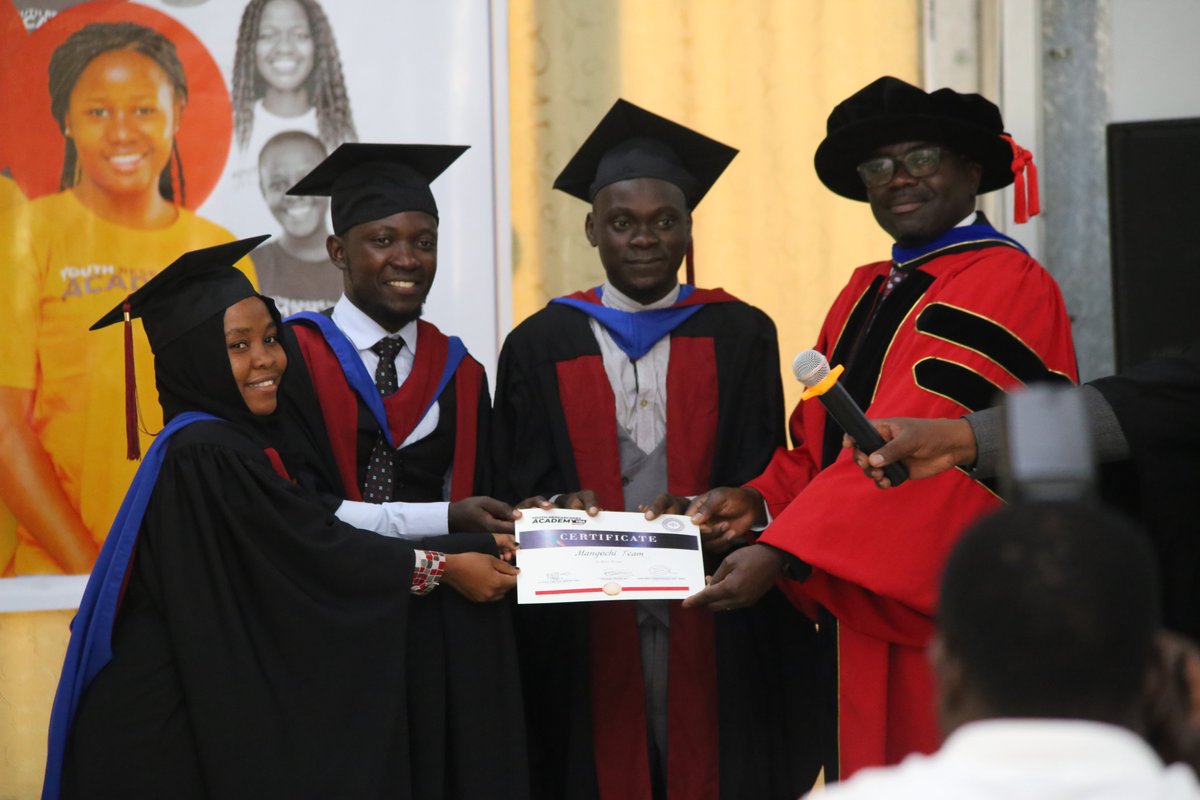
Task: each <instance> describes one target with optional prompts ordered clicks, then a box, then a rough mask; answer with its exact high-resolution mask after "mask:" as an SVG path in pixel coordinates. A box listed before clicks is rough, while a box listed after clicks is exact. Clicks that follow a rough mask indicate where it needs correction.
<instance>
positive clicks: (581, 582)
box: [516, 509, 704, 604]
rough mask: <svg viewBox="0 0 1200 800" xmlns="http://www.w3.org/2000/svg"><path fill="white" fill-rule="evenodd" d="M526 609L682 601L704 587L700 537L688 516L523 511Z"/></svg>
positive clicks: (520, 588) (520, 592) (521, 583)
mask: <svg viewBox="0 0 1200 800" xmlns="http://www.w3.org/2000/svg"><path fill="white" fill-rule="evenodd" d="M516 529H517V541H518V542H520V543H521V549H520V550H519V551H518V554H517V565H518V566H519V567H520V568H521V573H520V575H518V576H517V602H518V603H522V604H524V603H578V602H593V601H598V600H682V599H683V598H685V597H687V596H688V595H691V594H695V593H696V592H698V591H700V590H701V589H703V588H704V560H703V557H702V556H701V552H700V530H699V529H698V528H697V527H696V526H695V524H694V523H693V522H692V521H691V519H689V518H688V517H682V516H677V515H667V516H662V517H659V518H657V519H655V520H653V521H650V522H648V521H647V520H646V518H645V516H643V515H642V514H640V513H637V514H635V513H627V512H624V511H601V512H600V513H599V514H597V515H596V516H594V517H589V516H588V515H587V512H584V511H566V510H563V509H554V510H553V511H542V510H540V509H523V510H522V511H521V519H519V520H517V523H516Z"/></svg>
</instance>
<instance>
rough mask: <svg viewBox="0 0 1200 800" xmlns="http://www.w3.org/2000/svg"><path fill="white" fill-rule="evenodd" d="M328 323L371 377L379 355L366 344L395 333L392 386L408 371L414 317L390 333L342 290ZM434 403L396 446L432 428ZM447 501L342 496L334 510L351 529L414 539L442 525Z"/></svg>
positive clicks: (414, 341)
mask: <svg viewBox="0 0 1200 800" xmlns="http://www.w3.org/2000/svg"><path fill="white" fill-rule="evenodd" d="M333 322H334V324H335V325H337V326H338V328H340V329H341V331H342V333H344V334H346V338H348V339H349V340H350V341H351V343H353V344H354V348H355V349H356V350H357V351H358V357H359V358H361V359H362V362H363V366H365V367H366V368H367V374H368V375H370V376H371V377H372V378H374V377H375V368H376V367H378V366H379V356H377V355H375V352H374V351H373V350H371V346H372V345H374V344H375V343H376V342H378V341H379V340H380V339H382V338H383V337H385V336H397V337H399V338H401V339H403V340H404V347H401V348H400V352H399V353H397V354H396V385H397V386H403V385H404V381H405V380H406V379H407V378H408V376H409V374H410V373H412V368H413V361H414V359H415V358H416V353H417V346H418V342H417V323H416V320H413V321H412V322H410V323H408V324H407V325H405V326H404V327H403V328H401V329H400V330H399V331H397V332H396V333H390V332H388V331H386V330H384V328H383V327H382V326H381V325H380V324H379V323H378V322H376V321H375V320H373V319H371V318H370V317H368V316H367V315H366V314H365V313H363V311H362V310H361V309H359V307H358V306H356V305H354V304H353V303H351V302H350V300H349V299H348V298H347V297H346V295H342V297H341V299H340V300H338V301H337V304H336V305H334V307H333ZM439 418H440V415H439V413H438V404H437V403H434V404H433V405H432V406H430V408H429V411H428V412H426V414H425V416H424V417H422V418H421V421H420V422H418V423H417V426H416V427H415V428H413V431H412V433H410V434H409V435H408V436H407V437H405V439H404V441H403V442H402V443H401V444H400V447H407V446H408V445H410V444H412V443H413V442H419V441H420V440H421V439H424V438H425V437H426V436H428V435H429V434H431V433H433V431H434V429H436V428H437V424H438V419H439ZM449 508H450V504H449V503H445V502H440V503H402V502H391V503H362V502H358V501H355V500H343V501H342V504H341V505H340V506H338V509H337V511H336V512H335V515H336V516H337V518H338V519H340V520H342V521H343V522H346V523H349V524H351V525H353V526H354V527H356V528H362V529H363V530H368V531H374V532H375V533H380V534H383V535H384V536H395V537H400V538H407V539H419V538H422V537H425V536H437V535H440V534H443V533H446V532H447V530H448V527H449V525H448V522H447V515H448V513H449Z"/></svg>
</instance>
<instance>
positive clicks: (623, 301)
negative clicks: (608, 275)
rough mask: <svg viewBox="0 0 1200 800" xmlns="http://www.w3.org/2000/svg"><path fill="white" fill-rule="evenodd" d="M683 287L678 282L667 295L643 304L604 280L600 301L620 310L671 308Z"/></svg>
mask: <svg viewBox="0 0 1200 800" xmlns="http://www.w3.org/2000/svg"><path fill="white" fill-rule="evenodd" d="M681 288H682V287H681V286H680V285H679V284H678V283H677V284H675V287H674V288H673V289H671V291H669V292H667V293H666V295H664V296H663V297H660V298H659V299H657V300H655V301H654V302H653V303H647V304H645V305H642V304H641V303H639V302H638V301H636V300H634V299H632V298H631V297H629V296H628V295H626V294H623V293H622V292H621V291H620V290H619V289H617V288H616V287H615V286H613V285H612V284H611V283H609V282H608V281H605V282H604V287H603V288H602V289H601V291H600V302H601V303H602V304H603V305H605V306H607V307H609V308H615V309H617V310H618V311H649V310H650V309H655V308H670V307H671V306H673V305H675V301H677V300H678V299H679V290H680V289H681Z"/></svg>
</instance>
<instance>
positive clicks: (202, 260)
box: [89, 236, 271, 350]
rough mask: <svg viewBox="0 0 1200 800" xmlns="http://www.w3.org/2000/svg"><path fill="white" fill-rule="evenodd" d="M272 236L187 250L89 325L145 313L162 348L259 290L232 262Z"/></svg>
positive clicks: (100, 325) (155, 341)
mask: <svg viewBox="0 0 1200 800" xmlns="http://www.w3.org/2000/svg"><path fill="white" fill-rule="evenodd" d="M269 238H271V237H270V236H254V237H252V238H250V239H240V240H238V241H236V242H229V243H228V244H219V245H217V246H216V247H206V248H204V249H202V250H192V251H191V252H188V253H184V254H183V255H181V256H180V257H179V258H177V259H175V261H173V262H172V263H171V264H170V266H168V267H167V268H166V269H164V270H163V271H162V272H160V273H158V274H157V275H155V276H154V277H153V278H151V279H150V280H148V281H146V283H144V284H142V285H141V286H139V287H138V288H137V289H136V290H134V292H133V293H132V294H130V295H129V296H128V297H126V298H125V299H124V300H122V301H121V302H120V303H118V304H117V306H116V307H115V308H114V309H113V310H112V311H109V312H108V313H107V314H105V315H104V316H103V317H101V318H100V319H99V320H97V321H96V324H95V325H93V326H92V327H91V328H90V329H89V330H93V331H94V330H97V329H98V328H104V327H107V326H108V325H112V324H114V323H117V322H121V321H122V320H126V319H136V318H137V317H141V319H142V324H143V325H144V326H145V328H146V336H147V338H149V339H150V347H151V348H152V349H154V350H158V349H159V348H161V347H163V346H165V345H167V344H169V343H170V342H172V341H174V340H175V339H176V338H178V337H179V336H180V335H181V334H184V333H186V332H188V331H189V330H191V329H192V328H194V327H196V326H197V325H199V324H200V323H201V322H203V321H204V320H206V319H208V318H209V317H211V316H212V315H213V314H215V313H217V312H218V311H220V310H222V309H224V308H228V307H229V306H231V305H233V304H234V303H236V302H237V301H238V300H242V299H244V298H247V297H250V296H251V295H254V294H257V292H255V291H254V286H253V285H252V284H251V283H250V279H249V278H247V277H246V276H245V274H243V273H242V272H241V270H238V269H236V268H234V266H233V265H234V263H235V262H237V261H239V260H241V259H242V258H244V257H245V256H246V255H247V254H248V253H249V252H250V251H251V250H253V249H254V248H256V247H258V246H259V245H260V244H261V243H263V242H264V241H266V240H267V239H269Z"/></svg>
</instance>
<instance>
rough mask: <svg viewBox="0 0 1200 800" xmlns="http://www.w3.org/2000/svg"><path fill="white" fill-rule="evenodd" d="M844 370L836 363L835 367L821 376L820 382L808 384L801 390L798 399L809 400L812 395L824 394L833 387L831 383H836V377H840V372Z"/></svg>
mask: <svg viewBox="0 0 1200 800" xmlns="http://www.w3.org/2000/svg"><path fill="white" fill-rule="evenodd" d="M845 371H846V370H845V369H844V368H843V367H842V365H841V364H838V365H837V366H836V367H832V368H831V369H830V370H829V374H828V375H826V376H825V377H824V378H822V379H821V382H820V383H818V384H817V385H816V386H810V387H808V388H807V389H805V390H804V391H803V392H801V393H800V399H801V400H802V401H803V400H811V399H812V398H814V397H820V396H821V395H823V394H825V393H826V392H828V391H829V390H830V389H832V388H833V385H834V384H835V383H837V379H838V378H839V377H841V374H842V373H843V372H845Z"/></svg>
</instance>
